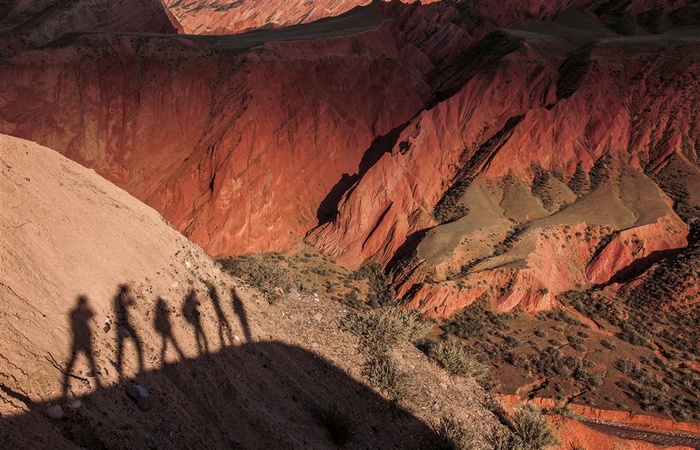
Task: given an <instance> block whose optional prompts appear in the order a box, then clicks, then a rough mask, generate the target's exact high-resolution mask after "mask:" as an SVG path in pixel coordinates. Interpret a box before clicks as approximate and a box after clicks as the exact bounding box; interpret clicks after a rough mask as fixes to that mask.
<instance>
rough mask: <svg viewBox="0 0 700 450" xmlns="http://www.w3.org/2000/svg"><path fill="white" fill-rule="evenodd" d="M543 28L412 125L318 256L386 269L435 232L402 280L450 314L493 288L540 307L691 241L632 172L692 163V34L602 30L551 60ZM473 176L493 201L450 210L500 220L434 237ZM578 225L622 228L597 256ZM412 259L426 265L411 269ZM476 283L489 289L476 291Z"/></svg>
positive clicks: (503, 303) (469, 222) (697, 65)
mask: <svg viewBox="0 0 700 450" xmlns="http://www.w3.org/2000/svg"><path fill="white" fill-rule="evenodd" d="M546 32H547V29H546V27H541V29H540V30H539V33H540V34H539V35H533V34H532V33H533V31H532V30H530V31H528V32H525V31H521V30H514V31H512V32H511V33H510V34H509V35H507V36H502V37H501V39H504V40H508V39H515V40H517V42H516V44H514V46H518V47H519V48H518V50H516V51H515V52H513V53H510V54H508V55H507V56H505V57H503V58H502V59H500V60H498V61H496V62H495V63H494V64H493V65H492V66H490V67H488V68H486V69H485V70H483V71H482V70H477V71H476V72H475V74H474V75H472V76H471V77H470V78H469V80H468V81H467V82H466V84H465V85H464V86H463V87H462V88H461V89H460V90H459V91H458V92H457V93H456V94H455V95H454V96H452V97H451V98H449V99H447V100H445V101H443V102H441V103H439V104H438V105H437V106H435V107H434V108H432V109H430V110H428V111H426V112H424V113H422V114H420V115H419V116H418V117H417V118H416V119H414V120H413V121H412V122H411V124H410V125H409V126H408V127H407V128H406V129H405V130H404V131H403V132H402V134H401V135H400V136H399V138H398V141H397V144H396V145H395V147H394V148H393V150H392V152H391V153H390V154H386V155H384V156H383V158H382V159H381V160H380V161H379V162H378V163H377V164H376V165H375V166H374V167H373V168H372V169H371V170H370V171H369V172H368V173H367V174H366V175H365V176H364V177H363V178H362V179H361V180H360V181H359V182H358V183H357V184H356V185H355V186H354V187H353V189H352V190H350V191H349V192H348V194H347V195H346V196H345V197H344V198H343V199H342V201H341V203H340V206H339V215H338V217H337V218H336V220H334V221H333V222H332V223H329V224H326V225H324V226H322V227H321V228H319V229H317V230H315V231H314V232H313V233H312V235H311V238H312V240H313V241H314V242H316V243H317V245H318V246H319V248H321V249H323V250H324V251H328V252H330V253H332V254H334V255H336V256H337V257H338V258H339V259H340V260H341V261H343V262H344V263H345V264H347V265H349V266H353V267H357V266H359V265H361V264H363V263H364V262H367V261H373V262H379V263H381V264H387V263H389V262H390V261H391V260H392V258H394V256H395V254H396V252H397V251H398V250H399V249H402V248H405V247H406V246H407V245H409V244H410V242H409V243H408V244H407V239H408V237H409V236H412V235H413V236H415V235H417V234H420V233H421V232H422V230H427V229H431V231H430V232H429V233H428V234H427V238H429V239H428V241H430V243H428V241H425V240H424V241H423V242H422V243H421V244H420V245H419V246H418V251H417V253H416V256H414V257H413V260H412V261H413V262H410V263H408V268H406V267H402V268H400V269H399V270H398V271H397V272H396V274H397V280H398V282H399V284H400V289H399V292H400V293H402V294H405V295H407V296H408V297H407V298H408V299H409V300H410V304H411V305H412V306H414V307H418V308H420V309H421V310H423V311H425V312H428V313H431V314H436V315H442V316H444V315H449V314H450V313H452V312H455V311H458V310H459V309H460V308H461V307H463V306H464V305H466V304H469V303H471V302H472V301H474V300H475V299H476V298H478V297H479V296H480V295H481V293H482V292H481V291H482V290H493V287H494V286H496V287H499V288H500V289H501V292H500V293H499V292H493V293H492V294H491V295H490V297H491V298H492V299H493V300H494V302H495V303H496V304H497V305H499V307H500V308H501V309H504V310H508V309H511V308H513V307H515V306H516V305H518V304H520V305H523V306H524V307H525V309H541V308H548V307H550V306H551V305H552V299H553V297H552V295H553V294H557V293H559V292H563V291H565V290H568V289H573V288H577V287H584V286H587V285H589V283H592V284H605V283H607V282H610V281H615V277H616V275H617V276H618V278H619V277H620V275H622V274H624V273H625V272H628V273H631V272H633V270H634V266H635V265H636V263H637V262H639V261H642V262H643V263H644V264H650V263H651V260H652V259H654V258H660V257H662V256H663V255H664V254H665V253H664V252H667V251H669V250H672V249H678V248H682V247H684V246H686V245H687V240H686V236H687V234H688V226H687V225H686V224H685V223H684V222H683V221H682V220H681V219H680V218H679V217H678V216H677V215H676V214H675V213H674V212H673V210H672V202H671V201H670V200H669V199H668V197H666V196H665V195H664V194H663V193H662V192H661V191H660V190H659V189H658V187H656V185H655V184H654V183H653V182H652V181H651V180H650V179H649V178H648V177H647V176H645V175H644V174H643V173H642V172H641V171H642V170H643V169H644V168H647V169H648V168H651V167H662V166H663V165H664V161H665V160H666V159H667V158H668V157H669V156H670V155H672V154H676V153H677V154H680V155H687V156H689V157H690V158H691V160H692V159H694V158H695V156H694V155H695V154H696V150H695V148H694V144H692V142H693V141H694V139H695V138H694V136H695V134H696V133H697V131H696V130H697V127H698V125H697V122H696V120H697V119H696V117H695V114H694V113H693V110H694V108H695V105H697V102H698V98H697V92H698V89H699V88H700V85H699V84H698V80H697V77H694V76H693V75H692V74H693V73H697V72H698V70H699V69H700V55H699V54H698V53H697V51H695V50H694V46H695V44H696V42H697V41H696V39H695V38H690V39H685V38H683V37H679V38H674V37H650V38H641V41H639V42H637V41H635V39H625V38H608V37H603V38H602V39H600V40H599V41H598V42H597V44H595V45H594V46H593V47H592V48H591V49H589V50H586V53H585V54H580V53H576V52H573V53H568V55H571V56H568V57H567V53H564V54H558V53H557V52H556V51H554V52H545V50H546V49H548V48H554V49H559V50H562V51H564V52H565V51H566V44H565V43H563V42H561V41H559V42H558V41H557V39H556V38H554V37H553V36H551V35H550V36H546V35H545V33H546ZM528 33H529V34H528ZM623 55H624V57H623ZM567 58H568V59H567ZM467 70H468V69H467ZM669 70H670V71H671V72H668V71H669ZM505 85H507V86H509V89H507V90H504V89H503V86H505ZM652 91H653V92H655V93H659V94H660V95H659V96H658V97H657V96H656V95H654V96H652V95H649V94H650V92H652ZM668 98H671V99H674V100H673V101H672V102H671V103H668V102H667V100H666V99H668ZM684 143H686V144H684ZM436 154H439V155H440V156H439V158H436V157H435V155H436ZM538 171H539V172H538ZM577 171H578V172H580V174H581V175H583V174H587V175H585V178H586V182H587V183H588V187H587V188H586V192H588V191H591V192H590V193H588V194H587V195H584V194H586V192H579V195H578V199H577V196H576V195H573V196H572V194H573V192H572V189H573V188H575V186H574V184H575V182H574V181H575V180H574V179H575V177H576V176H578V175H576V173H577ZM538 174H539V175H538ZM543 174H544V175H543ZM475 176H479V178H477V180H478V179H483V180H485V181H483V183H485V184H489V183H490V184H489V186H488V187H485V186H484V187H482V188H481V189H482V190H486V191H489V192H488V193H487V194H484V195H485V197H483V198H481V197H478V196H477V197H478V198H477V197H475V195H477V194H476V193H474V192H472V193H471V194H470V192H471V191H469V190H468V191H467V193H466V194H464V195H462V196H461V197H459V198H458V199H457V201H458V203H459V202H462V203H463V204H464V206H466V207H467V209H468V210H469V211H471V212H470V214H474V215H483V211H484V208H485V207H488V208H491V210H492V211H495V213H494V219H493V220H492V221H490V222H488V223H479V220H480V219H479V218H477V219H473V218H472V219H470V215H469V214H468V215H467V216H466V217H465V218H464V219H460V220H458V221H457V222H453V223H450V224H446V225H441V226H438V227H437V228H433V227H434V226H435V224H436V223H435V221H434V219H433V217H431V212H433V211H434V209H435V207H436V205H437V204H438V202H439V201H440V199H441V197H442V196H443V194H444V193H445V190H446V188H447V187H449V185H446V181H447V180H452V182H453V183H455V182H458V181H459V180H467V179H471V178H473V177H475ZM504 177H506V178H514V179H518V180H523V181H524V182H525V184H526V185H528V186H532V185H533V184H536V185H537V186H535V187H531V188H530V189H528V190H530V191H531V192H526V193H522V192H521V193H517V192H515V191H514V190H513V189H510V190H509V189H506V188H503V186H502V185H503V183H504V179H505V178H504ZM538 177H539V178H538ZM542 177H544V178H542ZM436 180H441V182H440V183H438V182H436ZM540 184H541V186H540ZM565 184H568V185H569V186H566V185H565ZM479 195H481V194H479ZM517 196H520V199H519V200H518V202H517V203H512V202H513V199H512V198H515V197H517ZM533 196H535V197H537V199H536V200H535V199H533V198H532V197H533ZM509 197H512V198H511V199H510V200H509ZM526 200H527V201H526ZM509 201H510V202H511V203H510V204H508V202H509ZM484 202H486V204H484ZM528 202H529V206H528ZM543 207H544V209H543ZM533 219H534V220H533ZM499 224H500V225H499ZM516 224H519V225H518V226H519V227H520V228H519V234H517V235H516V236H513V237H512V238H511V241H514V242H516V244H515V245H514V246H512V249H508V251H507V252H506V253H504V254H503V253H502V252H499V255H498V256H495V253H494V250H495V249H496V244H497V243H498V242H501V241H503V240H504V239H505V238H507V233H506V232H507V230H508V229H511V230H513V229H514V227H515V225H516ZM562 224H564V225H566V226H567V229H566V231H562V230H559V231H560V232H561V234H560V235H559V237H558V238H556V239H554V241H552V240H551V238H550V239H545V240H542V239H541V237H540V238H533V233H534V234H537V231H536V230H542V231H543V232H545V233H547V232H549V231H551V232H552V233H555V234H556V227H558V226H560V225H562ZM586 224H593V225H596V226H601V227H609V228H610V229H611V230H624V231H622V233H620V234H619V235H618V236H617V237H616V238H614V239H613V240H612V242H610V243H609V244H607V245H606V246H605V247H604V248H602V250H600V249H599V251H598V252H595V247H596V244H597V243H598V242H599V239H598V238H595V240H593V238H592V237H591V236H589V235H586V234H585V233H584V231H583V230H582V229H578V231H576V232H573V231H572V230H574V229H576V228H581V227H584V228H585V226H586ZM486 225H488V226H490V227H494V226H496V227H497V228H490V229H491V230H492V232H495V234H496V235H492V236H480V234H479V233H481V232H482V230H483V226H486ZM498 227H501V228H498ZM498 230H501V231H498ZM499 233H500V234H499ZM564 238H565V239H564ZM533 239H534V242H533ZM557 240H559V241H560V242H557ZM465 241H469V242H472V244H465ZM476 241H479V242H484V243H485V244H483V245H486V247H489V248H490V251H486V250H488V249H486V250H483V251H482V250H479V245H481V244H478V245H475V244H473V243H474V242H476ZM509 244H512V242H510V243H509ZM552 244H554V245H552ZM421 246H423V251H422V252H421ZM552 246H553V247H555V248H550V247H552ZM409 247H410V245H409ZM426 247H430V248H427V249H426ZM578 247H580V248H578ZM557 248H561V249H563V250H564V251H562V252H557V251H555V250H556V249H557ZM421 253H423V254H424V255H425V254H427V255H429V256H427V257H421ZM559 253H560V254H559ZM557 254H559V256H556V255H557ZM591 258H592V259H591ZM589 261H590V262H589ZM470 263H471V264H472V267H470V268H469V269H468V270H467V271H466V273H462V274H461V275H459V272H460V268H461V266H463V265H464V264H467V265H469V264H470ZM476 263H478V264H476ZM417 265H427V266H428V267H427V268H425V267H424V268H422V269H421V270H418V271H417V270H416V266H417ZM557 274H559V275H557ZM426 280H429V281H430V284H429V285H422V283H423V282H425V281H426ZM477 280H482V281H484V280H486V283H485V284H486V285H488V288H486V287H484V289H479V288H478V287H477V288H476V289H474V286H475V283H476V281H477ZM488 280H491V282H489V281H488ZM443 281H444V282H445V283H444V284H443V283H441V282H443ZM435 282H437V284H436V283H435ZM421 285H422V286H421ZM459 286H467V288H466V289H461V288H460V287H459ZM508 286H513V288H508ZM504 287H505V291H503V288H504ZM409 292H410V293H409Z"/></svg>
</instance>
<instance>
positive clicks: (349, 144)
mask: <svg viewBox="0 0 700 450" xmlns="http://www.w3.org/2000/svg"><path fill="white" fill-rule="evenodd" d="M95 1H96V0H95ZM426 3H429V2H420V3H418V2H415V3H412V4H406V3H403V2H398V1H394V2H377V3H375V4H373V5H372V6H371V7H368V8H365V9H358V10H355V11H352V12H350V13H348V14H347V15H345V16H343V17H341V18H337V19H327V20H325V21H323V22H320V23H315V24H312V25H307V26H301V27H292V28H287V29H284V30H264V31H257V32H256V33H251V34H245V35H237V36H187V37H183V36H180V37H174V36H170V37H167V36H151V35H143V34H138V35H137V34H127V35H123V34H116V35H115V34H107V33H100V34H97V33H95V34H87V35H70V36H65V37H64V38H63V39H60V40H59V41H57V42H55V43H54V44H53V46H52V48H51V49H36V50H30V51H25V52H21V47H22V43H21V42H18V41H17V40H16V39H3V40H2V42H0V51H1V52H3V54H7V55H13V56H11V57H7V58H5V59H4V60H2V62H0V131H1V132H5V133H10V134H13V135H17V136H21V137H25V138H29V139H33V140H36V141H38V142H39V143H41V144H45V145H48V146H51V147H53V148H56V149H57V150H59V151H61V152H62V153H64V154H66V155H68V156H69V157H71V158H72V159H74V160H76V161H78V162H80V163H81V164H84V165H86V166H88V167H91V168H94V169H95V170H96V171H98V172H99V173H100V174H102V175H104V176H106V177H107V178H109V179H110V180H112V181H114V182H115V183H117V184H118V185H120V186H122V187H124V188H126V189H127V190H129V192H131V193H132V194H134V195H135V196H136V197H138V198H139V199H142V200H144V201H146V202H147V203H149V204H150V205H152V206H154V207H155V208H156V209H158V211H160V212H161V213H162V214H163V215H164V216H165V217H166V218H167V219H168V220H169V221H170V222H171V223H172V224H173V225H174V226H175V227H176V228H177V229H178V230H180V231H181V232H183V233H185V234H186V235H187V236H189V237H190V238H191V239H192V240H193V241H195V242H197V243H198V244H200V245H202V246H203V247H204V248H205V249H206V250H207V251H208V252H209V253H210V254H212V255H215V256H220V255H231V254H240V253H248V252H252V251H281V250H286V249H289V248H292V247H293V246H294V245H295V244H298V243H299V242H300V241H301V240H302V239H303V238H304V237H307V238H308V240H309V241H311V242H312V243H313V244H314V245H316V246H317V247H318V248H319V249H321V250H323V251H325V252H327V253H331V254H333V255H335V256H337V257H338V259H339V260H340V261H341V262H342V263H344V264H345V265H347V266H348V267H359V266H360V265H362V264H364V263H366V262H377V263H380V264H382V265H384V266H388V267H389V268H390V269H391V270H392V273H393V275H394V278H395V282H396V286H397V288H398V291H399V293H400V295H401V296H402V297H403V298H404V300H406V301H407V302H408V303H409V304H410V305H412V306H414V307H417V308H419V309H421V310H423V311H424V312H426V313H429V314H433V315H439V316H446V315H449V314H452V313H453V312H456V311H458V310H459V309H460V308H463V307H464V306H466V305H468V304H470V303H471V302H473V301H474V300H475V299H476V298H478V297H479V296H482V295H487V296H489V297H490V298H491V299H492V300H493V302H494V303H495V304H496V305H497V307H498V308H499V309H501V310H509V309H512V308H514V307H516V306H518V305H522V306H523V307H524V308H525V309H528V310H539V309H545V308H549V307H551V306H552V305H553V304H554V302H555V300H554V297H555V296H556V295H557V294H558V293H561V292H564V291H566V290H569V289H579V288H587V287H590V286H592V285H608V284H614V283H618V282H621V281H625V280H627V279H628V278H629V276H631V275H637V274H638V272H639V271H643V270H644V269H645V268H647V267H648V266H649V265H651V264H653V263H654V262H656V261H657V260H658V259H660V258H663V257H665V256H667V255H668V254H670V253H669V252H671V253H672V252H673V251H674V250H675V249H679V248H682V247H684V246H686V245H687V241H688V238H687V236H688V233H689V229H688V223H690V220H691V219H692V217H693V214H694V213H693V211H694V210H693V207H694V206H693V205H696V204H697V205H700V198H698V197H697V196H695V195H692V194H691V193H692V192H693V191H694V189H693V187H692V186H690V185H687V186H686V185H684V186H685V187H684V186H681V188H682V189H680V190H679V189H676V187H673V189H671V188H669V187H668V186H670V184H668V183H670V181H668V182H666V184H663V183H662V182H661V181H659V183H661V185H662V187H664V189H665V190H666V192H668V193H669V195H671V196H672V199H669V198H668V197H667V196H666V195H665V194H664V192H662V191H661V190H660V189H659V187H658V186H657V184H656V183H655V182H656V181H658V180H659V179H661V178H663V177H666V178H664V179H667V180H668V179H672V177H669V176H668V175H667V174H668V173H671V172H670V169H669V168H674V170H676V169H677V168H679V167H680V168H682V169H683V170H689V171H690V172H689V173H698V170H699V169H698V164H697V147H698V142H700V131H698V129H699V126H698V121H697V120H698V119H697V114H696V111H697V110H698V108H700V99H699V98H698V94H697V93H698V92H700V81H699V80H698V79H697V76H695V74H697V73H698V72H699V71H700V55H699V54H698V51H697V48H698V45H697V42H698V37H697V35H696V33H695V32H694V31H693V30H692V29H684V30H676V31H672V32H670V33H667V34H658V35H647V34H646V33H647V32H648V31H650V30H651V29H652V28H653V29H654V30H656V31H660V30H662V29H665V28H669V27H673V26H677V25H678V24H679V23H680V22H679V20H680V19H679V17H685V18H686V19H684V20H686V21H687V20H691V21H692V20H694V19H693V17H695V16H694V15H693V14H691V13H693V11H694V9H693V8H694V6H693V5H692V4H686V3H685V2H682V1H674V2H660V1H642V0H639V1H634V2H631V3H629V4H627V5H626V6H625V7H624V8H623V7H620V8H617V7H615V8H612V7H610V6H609V5H608V6H605V5H603V3H601V2H598V1H593V0H590V1H588V0H587V1H584V0H581V1H577V0H571V1H561V2H560V1H557V2H548V3H547V4H545V5H543V6H542V7H541V8H535V9H532V7H533V4H532V2H528V1H524V0H523V1H519V0H518V1H516V0H513V1H511V2H508V3H506V4H495V3H493V2H491V3H487V2H474V3H468V4H467V3H458V4H452V3H450V4H448V3H446V2H432V3H430V4H426ZM135 5H136V6H139V7H138V8H136V9H134V10H129V11H130V12H127V11H126V10H123V11H122V10H121V9H119V10H118V11H117V10H115V11H116V12H115V14H114V15H112V16H110V19H109V20H107V19H104V18H102V19H100V18H101V17H102V16H99V15H95V17H92V16H90V17H91V18H89V20H88V19H86V20H85V21H83V22H84V23H87V24H88V25H86V28H85V29H86V30H93V31H94V30H103V31H104V30H121V31H143V32H146V31H148V32H158V31H168V32H171V31H173V30H174V28H173V27H172V25H170V26H167V24H165V22H162V21H161V20H160V19H158V20H155V19H154V20H145V19H144V20H141V19H138V20H137V19H132V18H131V15H133V14H135V13H134V12H133V11H141V13H139V14H141V16H139V17H147V16H148V17H150V16H149V15H148V14H149V13H147V12H148V11H152V12H153V14H154V15H155V16H154V17H157V18H162V17H163V10H162V9H161V10H158V8H156V7H155V6H153V4H151V3H149V2H147V1H146V0H139V2H137V3H135ZM149 5H150V6H149ZM256 5H257V6H259V7H257V6H256V8H251V7H246V8H244V7H243V3H230V4H227V5H223V4H219V3H215V2H210V3H202V2H170V3H168V6H169V7H170V8H171V9H172V10H173V11H175V13H176V15H177V14H178V13H177V11H180V14H181V19H182V18H187V19H188V20H192V22H183V23H184V25H185V31H187V32H197V33H205V32H214V31H216V30H219V31H221V28H220V27H221V26H223V25H221V24H223V23H224V22H226V23H230V24H231V25H230V26H231V27H237V30H240V29H244V28H248V27H262V26H265V24H267V23H273V22H274V23H275V24H277V25H280V26H282V25H287V24H295V23H299V22H303V21H308V20H312V18H314V17H318V16H315V15H314V14H319V16H320V15H326V14H336V13H338V12H340V11H344V10H347V9H349V8H351V7H352V6H355V5H356V3H355V2H333V3H323V2H312V3H306V2H304V3H303V4H302V3H301V2H298V3H290V4H286V3H285V5H286V6H285V8H284V10H285V14H283V15H280V16H279V20H277V19H275V20H271V19H270V18H269V17H267V16H265V15H264V14H262V13H261V11H263V7H262V6H260V5H267V6H268V7H269V8H271V9H269V11H278V10H279V11H281V10H282V9H280V8H281V7H280V5H281V4H274V5H273V4H272V3H271V2H270V3H269V4H268V3H264V2H261V3H259V4H256ZM275 5H277V6H275ZM156 6H158V5H156ZM249 6H250V5H249ZM572 7H575V8H577V9H578V10H579V11H573V10H569V11H566V12H565V13H563V14H560V15H559V17H558V18H557V20H556V21H554V22H546V21H539V19H546V20H551V19H553V18H554V17H555V16H557V14H559V13H562V12H563V11H565V10H566V9H567V8H572ZM75 8H78V6H75V7H74V8H73V9H70V10H66V12H64V11H63V10H58V9H56V10H51V11H52V14H53V15H52V16H48V15H47V16H42V17H49V18H51V19H50V20H49V19H46V21H45V25H46V26H43V25H42V26H39V27H38V26H36V23H40V24H41V23H44V22H40V21H39V22H36V21H34V22H32V23H34V25H32V26H28V25H26V23H25V22H22V21H21V20H20V19H21V18H22V17H30V16H31V15H32V14H30V12H31V11H29V10H27V11H25V12H24V13H22V14H19V13H17V14H15V15H11V16H8V17H12V18H13V19H12V20H14V22H12V23H15V24H22V23H24V25H22V26H23V27H24V28H22V29H23V30H25V34H24V35H23V36H24V39H25V40H27V42H29V41H32V42H34V43H35V44H36V43H38V42H40V41H42V39H43V40H46V39H49V37H48V36H49V35H47V34H45V33H44V34H42V33H43V32H39V31H36V30H39V29H42V30H48V29H50V30H52V31H51V33H50V35H51V36H52V37H51V38H53V37H56V36H58V35H60V34H62V33H63V32H64V30H65V29H66V28H71V27H73V29H80V30H82V29H83V28H76V27H77V25H75V23H74V22H75V20H78V19H74V18H71V19H70V20H67V19H66V20H63V19H62V18H63V17H64V16H65V17H78V18H81V17H82V14H83V13H82V12H81V11H83V10H82V9H75ZM114 8H117V6H114ZM275 8H277V9H275ZM528 8H530V9H528ZM696 9H697V8H696ZM652 10H653V11H655V12H654V14H655V15H654V17H653V18H654V20H651V19H649V17H647V16H646V15H645V14H647V13H649V11H652ZM157 11H160V12H157ZM314 11H316V12H314ZM69 12H70V14H69ZM380 12H381V14H380ZM695 12H697V11H695ZM71 14H72V15H71ZM227 17H228V18H227ZM262 17H265V20H262V19H261V18H262ZM166 19H167V17H166ZM234 19H235V20H234ZM268 19H270V20H268ZM613 19H614V20H613ZM8 20H9V19H8ZM81 20H82V19H81ZM183 20H184V19H183ZM261 20H262V22H261ZM91 21H92V22H91ZM123 21H126V22H128V24H127V23H122V22H123ZM611 21H613V22H615V21H616V22H615V23H614V24H613V25H615V26H614V27H613V29H610V28H606V25H611V23H612V22H611ZM657 22H658V23H657ZM6 23H10V22H7V21H6ZM81 23H82V22H81ZM168 23H170V21H168ZM147 24H148V26H146V25H147ZM49 25H50V26H49ZM623 25H624V26H623ZM652 25H653V26H652ZM13 26H14V25H13ZM498 27H508V28H506V29H498ZM623 29H624V30H623ZM620 30H623V31H628V32H635V33H640V34H637V35H632V36H622V35H619V34H616V33H615V31H620ZM229 31H230V30H229ZM32 33H33V34H32ZM679 170H680V169H679ZM693 171H694V172H693ZM673 173H675V172H673ZM685 179H692V177H685ZM667 185H668V186H667ZM674 186H675V185H674ZM684 189H685V190H684ZM684 196H685V197H684ZM686 197H687V198H688V200H687V202H686V203H687V208H685V209H683V211H681V210H680V209H679V205H681V206H682V204H683V202H684V201H685V200H683V199H685V198H686ZM671 200H673V201H671ZM681 200H682V201H681ZM674 208H675V210H674ZM676 210H677V211H679V212H678V213H679V214H681V217H679V216H678V215H677V214H676V212H675V211H676ZM681 219H683V220H681ZM315 227H316V228H315ZM307 233H308V234H307Z"/></svg>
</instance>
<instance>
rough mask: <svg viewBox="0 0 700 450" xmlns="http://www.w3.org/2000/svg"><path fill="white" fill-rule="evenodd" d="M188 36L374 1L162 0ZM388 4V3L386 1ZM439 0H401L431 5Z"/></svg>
mask: <svg viewBox="0 0 700 450" xmlns="http://www.w3.org/2000/svg"><path fill="white" fill-rule="evenodd" d="M162 1H163V3H164V4H165V5H166V6H167V7H168V9H169V10H170V11H171V12H172V14H173V15H174V16H175V17H177V19H178V21H179V22H180V23H181V24H182V26H183V27H184V30H185V33H188V34H229V33H241V32H244V31H249V30H255V29H260V28H281V27H288V26H291V25H298V24H302V23H309V22H314V21H316V20H319V19H323V18H325V17H335V16H339V15H341V14H343V13H346V12H348V11H350V10H351V9H353V8H355V7H358V6H366V5H369V4H370V3H372V1H373V0H316V1H308V0H255V1H251V0H237V1H223V0H162ZM385 1H386V0H385ZM435 1H437V0H401V2H403V3H413V2H419V3H432V2H435Z"/></svg>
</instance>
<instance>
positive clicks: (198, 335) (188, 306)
mask: <svg viewBox="0 0 700 450" xmlns="http://www.w3.org/2000/svg"><path fill="white" fill-rule="evenodd" d="M198 306H199V301H198V300H197V294H196V293H195V291H194V289H191V290H190V293H189V294H188V295H187V297H186V298H185V301H184V303H183V304H182V315H183V316H185V319H186V320H187V321H188V322H189V323H191V324H192V326H193V327H194V338H195V340H196V341H197V350H199V354H200V355H202V354H203V353H205V352H206V353H209V342H208V341H207V335H206V334H204V330H203V329H202V319H201V317H200V316H201V314H200V312H199V310H198V309H197V307H198Z"/></svg>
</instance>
